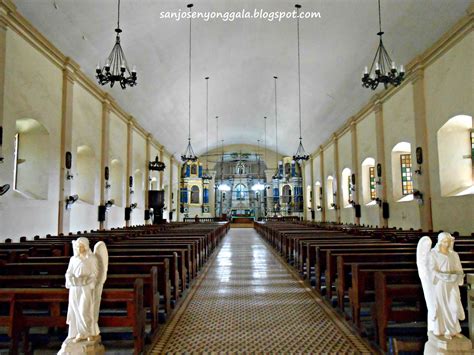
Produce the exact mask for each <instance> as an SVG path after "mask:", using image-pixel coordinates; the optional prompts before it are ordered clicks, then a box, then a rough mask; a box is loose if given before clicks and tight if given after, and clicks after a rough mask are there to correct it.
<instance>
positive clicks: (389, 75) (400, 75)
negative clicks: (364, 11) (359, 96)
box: [362, 0, 405, 90]
mask: <svg viewBox="0 0 474 355" xmlns="http://www.w3.org/2000/svg"><path fill="white" fill-rule="evenodd" d="M378 4H379V32H378V33H377V36H379V37H380V40H379V46H378V48H377V51H376V52H375V56H374V60H373V61H372V65H371V66H370V70H369V69H368V67H365V70H364V73H363V74H362V86H363V87H365V88H371V89H372V90H375V89H376V88H377V86H378V85H379V83H383V85H384V86H385V89H387V88H388V85H389V84H391V85H393V86H398V85H400V84H401V82H402V81H403V79H404V78H405V69H404V68H403V65H400V71H397V67H396V65H395V62H394V61H392V59H391V58H390V56H389V55H388V52H387V50H386V49H385V46H384V45H383V40H382V36H383V34H384V32H383V31H382V16H381V11H380V0H378ZM372 71H373V72H372Z"/></svg>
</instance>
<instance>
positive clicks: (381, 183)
mask: <svg viewBox="0 0 474 355" xmlns="http://www.w3.org/2000/svg"><path fill="white" fill-rule="evenodd" d="M374 113H375V138H376V145H377V160H376V165H377V166H378V164H380V167H381V171H382V176H381V177H380V178H379V177H377V185H378V189H377V198H379V199H380V202H381V203H385V202H387V175H386V171H387V169H386V164H385V139H384V129H383V104H382V101H380V100H379V99H378V97H376V99H375V100H374ZM376 170H378V168H377V167H376ZM379 193H380V194H379ZM382 211H383V209H382V208H379V227H387V226H388V219H386V218H383V212H382Z"/></svg>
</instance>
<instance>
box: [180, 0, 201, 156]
mask: <svg viewBox="0 0 474 355" xmlns="http://www.w3.org/2000/svg"><path fill="white" fill-rule="evenodd" d="M187 6H188V9H189V97H188V99H189V103H188V111H189V114H188V146H187V147H186V150H185V151H184V154H182V155H181V160H182V161H183V162H189V161H193V162H194V161H197V160H198V157H197V156H196V154H194V150H193V147H192V145H191V17H192V16H191V8H192V7H193V4H188V5H187Z"/></svg>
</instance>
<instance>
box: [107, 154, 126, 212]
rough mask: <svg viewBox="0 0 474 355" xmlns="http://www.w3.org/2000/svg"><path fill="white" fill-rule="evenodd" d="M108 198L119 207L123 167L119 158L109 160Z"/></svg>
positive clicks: (121, 198)
mask: <svg viewBox="0 0 474 355" xmlns="http://www.w3.org/2000/svg"><path fill="white" fill-rule="evenodd" d="M109 184H110V199H112V200H114V204H115V206H118V207H121V206H122V200H123V167H122V162H121V161H120V160H119V159H112V161H111V162H110V179H109Z"/></svg>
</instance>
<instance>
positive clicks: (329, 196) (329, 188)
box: [326, 175, 335, 210]
mask: <svg viewBox="0 0 474 355" xmlns="http://www.w3.org/2000/svg"><path fill="white" fill-rule="evenodd" d="M333 184H334V178H333V177H332V176H331V175H329V176H328V177H327V184H326V200H327V204H328V208H329V209H331V210H332V209H334V205H335V202H334V185H333Z"/></svg>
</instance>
